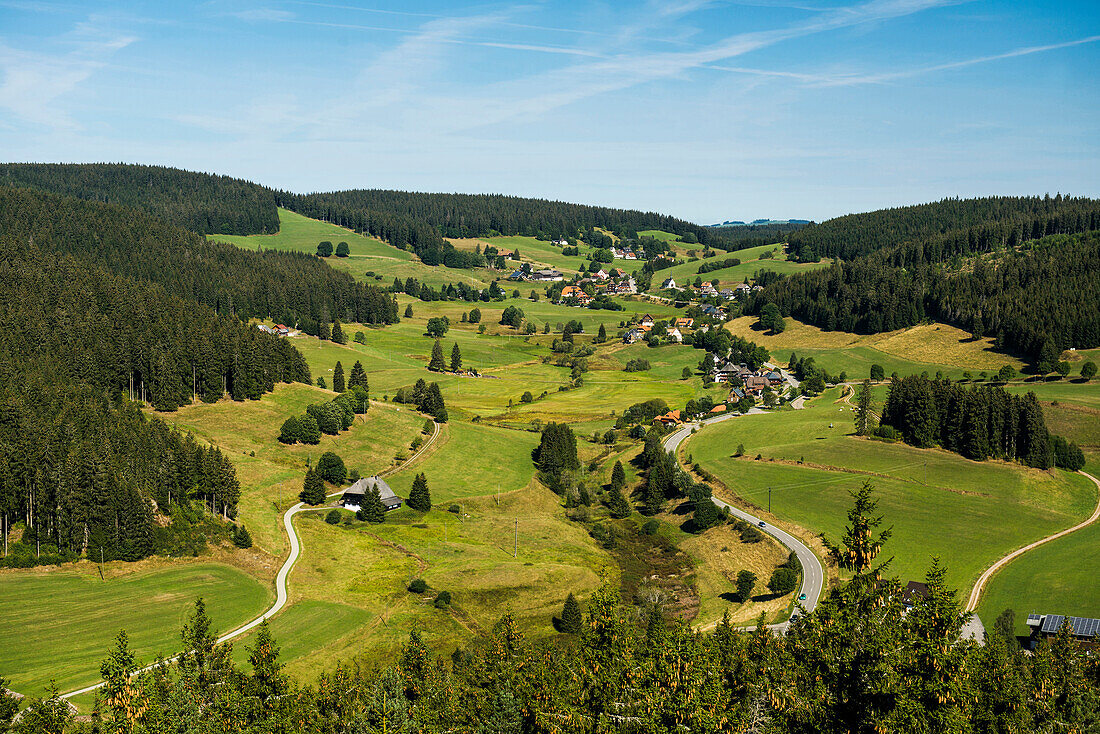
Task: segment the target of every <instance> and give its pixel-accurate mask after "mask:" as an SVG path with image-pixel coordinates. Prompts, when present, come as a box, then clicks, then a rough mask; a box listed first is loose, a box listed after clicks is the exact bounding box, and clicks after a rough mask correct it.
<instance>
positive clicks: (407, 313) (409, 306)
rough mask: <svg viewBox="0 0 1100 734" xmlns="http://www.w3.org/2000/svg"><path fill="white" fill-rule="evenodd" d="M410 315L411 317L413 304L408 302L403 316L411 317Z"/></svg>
mask: <svg viewBox="0 0 1100 734" xmlns="http://www.w3.org/2000/svg"><path fill="white" fill-rule="evenodd" d="M412 317H413V305H412V304H411V303H410V304H409V305H408V306H405V318H407V319H411V318H412Z"/></svg>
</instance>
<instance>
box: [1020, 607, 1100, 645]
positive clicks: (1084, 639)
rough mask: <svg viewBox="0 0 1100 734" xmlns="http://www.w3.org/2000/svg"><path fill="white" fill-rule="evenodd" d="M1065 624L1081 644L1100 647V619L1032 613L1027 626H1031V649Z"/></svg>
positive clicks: (1056, 632) (1028, 617)
mask: <svg viewBox="0 0 1100 734" xmlns="http://www.w3.org/2000/svg"><path fill="white" fill-rule="evenodd" d="M1063 625H1068V626H1069V631H1070V634H1071V635H1073V638H1074V639H1075V640H1077V642H1079V643H1080V644H1082V645H1084V646H1086V647H1090V648H1100V619H1093V618H1092V617H1066V616H1064V615H1061V614H1034V613H1032V614H1029V615H1027V626H1028V627H1030V628H1031V649H1033V650H1034V649H1035V647H1036V646H1037V645H1038V644H1039V641H1040V640H1043V639H1046V638H1047V637H1054V636H1055V635H1056V634H1058V631H1059V630H1060V629H1062V626H1063Z"/></svg>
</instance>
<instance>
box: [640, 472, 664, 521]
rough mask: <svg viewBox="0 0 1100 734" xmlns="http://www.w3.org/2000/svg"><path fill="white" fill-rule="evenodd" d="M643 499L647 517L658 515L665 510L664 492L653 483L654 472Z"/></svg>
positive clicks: (647, 483)
mask: <svg viewBox="0 0 1100 734" xmlns="http://www.w3.org/2000/svg"><path fill="white" fill-rule="evenodd" d="M642 499H643V501H644V503H645V514H646V515H656V514H658V513H659V512H660V511H661V510H663V509H664V508H665V493H664V490H663V489H662V488H661V486H660V485H659V484H658V483H657V482H655V481H653V477H652V472H651V476H650V479H649V481H647V482H646V487H645V495H644V496H643V498H642Z"/></svg>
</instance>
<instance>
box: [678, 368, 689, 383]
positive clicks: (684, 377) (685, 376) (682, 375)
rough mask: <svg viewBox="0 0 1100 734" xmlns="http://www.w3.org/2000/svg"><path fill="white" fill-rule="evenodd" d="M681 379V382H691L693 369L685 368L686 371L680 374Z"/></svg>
mask: <svg viewBox="0 0 1100 734" xmlns="http://www.w3.org/2000/svg"><path fill="white" fill-rule="evenodd" d="M680 379H681V380H690V379H691V368H690V367H685V368H684V371H683V372H681V373H680Z"/></svg>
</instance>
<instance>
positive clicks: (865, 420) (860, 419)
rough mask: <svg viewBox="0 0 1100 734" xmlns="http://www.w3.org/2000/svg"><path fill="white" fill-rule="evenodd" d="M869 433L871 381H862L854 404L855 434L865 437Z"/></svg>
mask: <svg viewBox="0 0 1100 734" xmlns="http://www.w3.org/2000/svg"><path fill="white" fill-rule="evenodd" d="M870 432H871V381H870V380H864V381H863V383H862V384H861V385H860V387H859V401H858V403H857V404H856V433H858V434H859V435H860V436H866V435H868V434H869V433H870Z"/></svg>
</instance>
